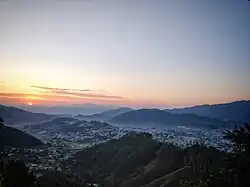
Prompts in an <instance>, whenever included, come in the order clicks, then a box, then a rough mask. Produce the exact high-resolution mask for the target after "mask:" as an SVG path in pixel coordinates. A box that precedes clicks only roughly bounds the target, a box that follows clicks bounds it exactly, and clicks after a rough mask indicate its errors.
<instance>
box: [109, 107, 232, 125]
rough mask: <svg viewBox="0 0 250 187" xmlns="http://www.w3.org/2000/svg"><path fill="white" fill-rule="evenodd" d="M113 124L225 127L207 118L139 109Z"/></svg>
mask: <svg viewBox="0 0 250 187" xmlns="http://www.w3.org/2000/svg"><path fill="white" fill-rule="evenodd" d="M110 122H111V123H114V124H130V125H162V126H168V125H173V126H177V125H186V126H193V127H203V128H204V127H207V128H211V127H213V128H214V127H226V126H227V125H228V124H226V123H225V122H223V121H221V120H219V119H215V118H209V117H201V116H197V115H195V114H171V113H169V112H167V111H164V110H159V109H140V110H133V111H130V112H126V113H123V114H121V115H118V116H115V117H114V118H112V119H111V121H110Z"/></svg>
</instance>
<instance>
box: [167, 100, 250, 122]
mask: <svg viewBox="0 0 250 187" xmlns="http://www.w3.org/2000/svg"><path fill="white" fill-rule="evenodd" d="M166 111H168V112H171V113H173V114H184V113H185V114H186V113H192V114H196V115H199V116H205V117H211V118H218V119H221V120H235V121H240V122H250V101H249V100H248V101H235V102H231V103H225V104H216V105H200V106H193V107H188V108H178V109H166Z"/></svg>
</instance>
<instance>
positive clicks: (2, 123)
mask: <svg viewBox="0 0 250 187" xmlns="http://www.w3.org/2000/svg"><path fill="white" fill-rule="evenodd" d="M3 126H4V120H3V118H1V117H0V130H2V129H3Z"/></svg>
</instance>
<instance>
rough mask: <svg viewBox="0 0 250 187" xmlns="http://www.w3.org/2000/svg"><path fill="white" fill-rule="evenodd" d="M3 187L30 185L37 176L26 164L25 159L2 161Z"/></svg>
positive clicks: (0, 164) (27, 186)
mask: <svg viewBox="0 0 250 187" xmlns="http://www.w3.org/2000/svg"><path fill="white" fill-rule="evenodd" d="M0 174H1V175H0V176H1V180H0V186H1V187H20V186H25V187H29V186H31V185H32V184H33V182H34V181H35V176H34V175H33V173H31V172H30V171H29V169H28V168H27V167H26V166H25V164H24V162H23V161H20V160H16V161H14V160H10V161H8V162H2V161H1V163H0Z"/></svg>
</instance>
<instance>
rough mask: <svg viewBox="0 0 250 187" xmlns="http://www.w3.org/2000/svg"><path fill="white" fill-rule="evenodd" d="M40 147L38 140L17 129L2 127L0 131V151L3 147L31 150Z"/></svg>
mask: <svg viewBox="0 0 250 187" xmlns="http://www.w3.org/2000/svg"><path fill="white" fill-rule="evenodd" d="M42 145H44V144H43V143H42V142H41V141H40V140H38V139H37V138H35V137H33V136H31V135H29V134H27V133H25V132H23V131H20V130H18V129H15V128H12V127H8V126H4V127H3V129H2V130H1V131H0V150H1V149H3V147H15V148H31V147H35V146H42Z"/></svg>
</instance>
